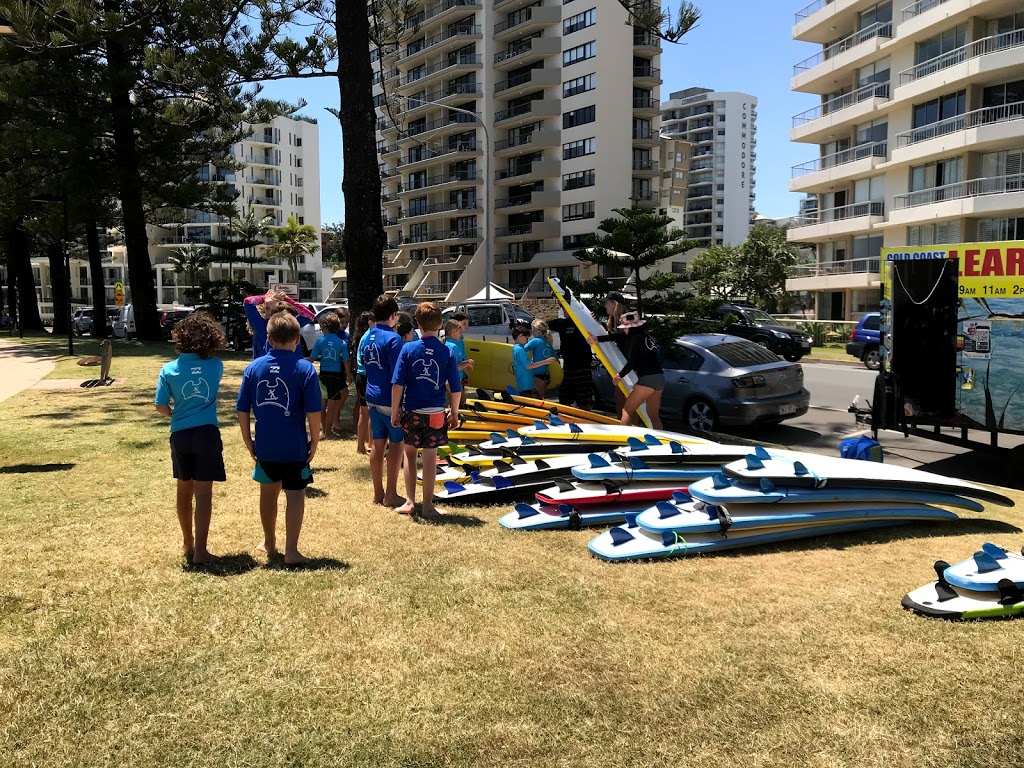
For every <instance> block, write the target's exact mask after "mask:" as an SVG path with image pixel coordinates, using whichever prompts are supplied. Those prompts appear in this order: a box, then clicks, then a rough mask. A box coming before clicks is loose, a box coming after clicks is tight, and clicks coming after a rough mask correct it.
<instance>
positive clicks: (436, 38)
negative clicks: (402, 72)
mask: <svg viewBox="0 0 1024 768" xmlns="http://www.w3.org/2000/svg"><path fill="white" fill-rule="evenodd" d="M482 38H483V27H480V26H478V25H476V24H456V25H453V26H451V27H449V28H447V29H445V30H443V31H441V32H438V33H437V34H435V35H431V36H430V37H427V38H424V40H423V41H422V42H421V43H420V44H419V47H417V48H415V49H413V50H411V51H410V49H409V46H406V47H405V48H403V49H402V50H401V51H400V52H399V54H398V60H399V61H400V62H402V66H404V67H406V68H408V67H411V66H414V65H415V64H416V63H417V62H419V61H422V60H423V59H424V58H426V57H427V56H428V55H429V54H431V53H444V52H445V51H447V50H450V49H452V48H461V47H462V46H464V45H467V44H468V43H469V42H470V41H472V40H480V39H482Z"/></svg>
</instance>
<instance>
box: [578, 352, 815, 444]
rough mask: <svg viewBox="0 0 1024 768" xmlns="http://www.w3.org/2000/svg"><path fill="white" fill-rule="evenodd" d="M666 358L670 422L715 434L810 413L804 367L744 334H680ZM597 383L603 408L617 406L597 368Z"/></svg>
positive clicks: (665, 410)
mask: <svg viewBox="0 0 1024 768" xmlns="http://www.w3.org/2000/svg"><path fill="white" fill-rule="evenodd" d="M661 356H662V360H661V362H662V367H663V368H664V369H665V392H664V394H663V395H662V399H661V418H662V420H663V421H664V422H666V423H668V424H675V425H681V426H683V427H684V428H686V429H687V430H688V431H691V432H710V431H714V430H716V429H718V428H719V427H721V426H749V425H751V424H777V423H778V422H780V421H783V420H784V419H791V418H793V417H795V416H801V415H803V414H805V413H807V407H808V404H809V402H810V393H809V392H808V391H807V390H806V389H804V370H803V368H802V367H801V366H800V365H799V364H797V363H789V362H785V361H783V360H779V358H778V356H777V355H775V354H773V353H772V352H770V351H769V350H767V349H764V348H763V347H760V346H758V345H757V344H755V343H753V342H751V341H747V340H746V339H741V338H740V337H739V336H727V335H725V334H720V333H709V334H702V335H694V336H681V337H680V338H678V339H676V340H675V342H674V344H673V345H672V348H671V349H665V348H662V355H661ZM594 385H595V389H596V390H597V394H598V399H599V401H600V402H601V404H602V405H607V404H609V403H614V398H613V396H612V383H611V377H610V376H609V375H608V373H607V372H606V371H605V370H604V369H603V368H595V369H594Z"/></svg>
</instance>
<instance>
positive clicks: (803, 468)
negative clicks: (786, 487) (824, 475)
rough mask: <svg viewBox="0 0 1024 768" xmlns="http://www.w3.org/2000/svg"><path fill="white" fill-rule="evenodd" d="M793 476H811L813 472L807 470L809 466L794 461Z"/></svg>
mask: <svg viewBox="0 0 1024 768" xmlns="http://www.w3.org/2000/svg"><path fill="white" fill-rule="evenodd" d="M793 474H795V475H796V476H797V477H803V476H804V475H809V474H811V470H809V469H808V468H807V465H806V464H804V463H803V462H802V461H794V462H793Z"/></svg>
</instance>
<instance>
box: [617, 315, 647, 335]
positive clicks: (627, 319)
mask: <svg viewBox="0 0 1024 768" xmlns="http://www.w3.org/2000/svg"><path fill="white" fill-rule="evenodd" d="M646 322H647V321H646V320H644V319H643V318H642V317H640V313H639V312H625V313H624V314H623V315H622V317H621V318H620V320H619V326H618V327H619V329H620V330H623V331H624V330H626V329H627V328H639V327H640V326H641V325H643V324H644V323H646Z"/></svg>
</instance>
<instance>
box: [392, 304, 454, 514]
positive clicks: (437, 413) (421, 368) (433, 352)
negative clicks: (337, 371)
mask: <svg viewBox="0 0 1024 768" xmlns="http://www.w3.org/2000/svg"><path fill="white" fill-rule="evenodd" d="M416 323H417V325H419V328H420V338H419V340H417V341H411V342H409V343H408V344H406V345H405V346H404V347H402V354H401V355H399V357H398V365H397V366H396V367H395V373H394V376H392V378H391V424H392V425H393V426H396V427H397V426H399V425H401V427H402V431H403V432H404V433H405V494H406V500H405V504H403V505H402V506H400V507H399V508H398V509H396V510H395V511H396V512H398V513H400V514H403V515H411V514H413V513H414V512H415V511H416V452H417V450H420V449H422V451H423V514H425V515H433V514H435V513H436V512H437V510H436V509H434V500H433V496H434V478H435V477H436V472H437V449H438V447H440V446H442V445H448V429H447V427H448V426H450V427H452V428H454V427H455V426H456V425H457V424H458V423H459V402H460V400H461V398H462V383H461V382H460V380H459V366H458V365H456V363H455V358H454V357H453V356H452V354H451V351H450V350H449V349H448V347H447V346H446V345H445V344H444V343H442V341H441V340H440V339H439V338H437V332H438V331H439V330H440V329H441V310H440V309H438V308H437V305H436V304H434V303H433V302H429V301H425V302H423V303H422V304H420V305H419V306H418V307H416ZM449 391H450V392H451V413H449V414H448V416H447V417H445V413H444V400H445V394H446V392H449ZM403 397H404V404H403Z"/></svg>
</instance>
